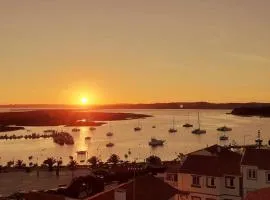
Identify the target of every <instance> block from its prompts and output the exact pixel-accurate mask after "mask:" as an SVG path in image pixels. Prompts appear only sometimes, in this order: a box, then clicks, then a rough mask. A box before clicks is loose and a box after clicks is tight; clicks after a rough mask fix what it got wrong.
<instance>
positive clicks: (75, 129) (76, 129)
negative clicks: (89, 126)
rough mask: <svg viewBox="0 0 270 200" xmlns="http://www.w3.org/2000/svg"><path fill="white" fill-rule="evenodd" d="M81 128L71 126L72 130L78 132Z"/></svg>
mask: <svg viewBox="0 0 270 200" xmlns="http://www.w3.org/2000/svg"><path fill="white" fill-rule="evenodd" d="M80 131H81V130H80V129H79V128H73V129H72V132H80Z"/></svg>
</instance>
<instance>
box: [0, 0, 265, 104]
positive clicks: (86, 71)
mask: <svg viewBox="0 0 270 200" xmlns="http://www.w3.org/2000/svg"><path fill="white" fill-rule="evenodd" d="M269 8H270V1H267V0H256V1H255V0H224V1H217V0H204V1H202V0H166V1H165V0H136V1H133V0H132V1H131V0H76V1H75V0H24V1H21V0H1V5H0V25H1V26H0V45H1V48H0V69H1V71H0V92H1V98H0V104H20V103H29V104H41V103H46V104H76V103H79V102H80V99H82V98H83V97H85V98H88V101H89V103H95V104H106V103H124V102H125V103H142V102H145V103H151V102H170V101H211V102H229V101H230V102H247V101H264V102H266V101H268V102H269V101H270V39H269V37H270V12H269Z"/></svg>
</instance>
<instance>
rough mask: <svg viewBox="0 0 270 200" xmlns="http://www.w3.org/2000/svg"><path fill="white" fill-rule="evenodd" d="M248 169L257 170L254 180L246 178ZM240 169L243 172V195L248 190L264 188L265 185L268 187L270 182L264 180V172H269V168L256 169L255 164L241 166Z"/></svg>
mask: <svg viewBox="0 0 270 200" xmlns="http://www.w3.org/2000/svg"><path fill="white" fill-rule="evenodd" d="M249 169H255V170H257V179H256V180H250V179H248V170H249ZM241 171H242V174H243V193H244V197H245V196H246V194H247V193H248V192H251V191H254V190H257V189H261V188H265V187H270V183H267V182H266V180H267V179H266V178H267V177H266V172H270V170H261V169H258V167H256V166H243V165H242V166H241Z"/></svg>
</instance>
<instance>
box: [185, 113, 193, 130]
mask: <svg viewBox="0 0 270 200" xmlns="http://www.w3.org/2000/svg"><path fill="white" fill-rule="evenodd" d="M183 127H185V128H191V127H193V125H192V124H190V123H189V113H188V123H185V124H184V125H183Z"/></svg>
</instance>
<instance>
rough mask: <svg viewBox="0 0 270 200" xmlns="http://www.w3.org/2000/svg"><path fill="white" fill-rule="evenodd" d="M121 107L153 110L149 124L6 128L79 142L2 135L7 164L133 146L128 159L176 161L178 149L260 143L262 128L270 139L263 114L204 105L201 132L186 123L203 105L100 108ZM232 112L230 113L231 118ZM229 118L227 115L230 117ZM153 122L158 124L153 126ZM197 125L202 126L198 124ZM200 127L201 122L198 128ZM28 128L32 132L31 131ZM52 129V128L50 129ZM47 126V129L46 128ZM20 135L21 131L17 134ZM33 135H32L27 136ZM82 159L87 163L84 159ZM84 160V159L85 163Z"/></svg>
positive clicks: (123, 150) (125, 122) (107, 152)
mask: <svg viewBox="0 0 270 200" xmlns="http://www.w3.org/2000/svg"><path fill="white" fill-rule="evenodd" d="M103 111H106V112H121V113H125V112H126V113H138V114H147V115H153V117H149V118H146V119H142V120H141V123H143V124H144V126H143V127H144V128H143V129H142V130H141V131H140V132H134V130H133V128H134V124H137V123H138V120H137V119H134V120H120V121H111V122H109V123H110V124H111V126H113V130H114V135H113V137H108V136H107V135H106V133H107V132H108V131H109V130H108V125H103V126H100V127H97V128H96V130H95V131H91V130H90V128H89V127H87V126H86V127H77V128H79V129H80V132H72V129H74V128H75V127H66V126H36V127H35V126H27V127H25V130H17V131H12V132H3V133H0V135H1V136H5V135H6V136H8V137H15V136H16V137H22V136H23V137H24V136H26V135H31V134H32V133H37V134H40V135H42V134H46V135H50V134H51V133H50V132H53V130H55V131H58V132H61V131H63V132H67V133H69V134H70V135H71V136H72V137H73V139H74V144H73V145H59V144H57V143H54V142H53V140H51V139H43V138H39V139H38V138H37V139H24V138H22V139H7V140H6V139H2V140H0V157H1V160H0V162H1V163H6V162H8V161H10V160H11V159H13V158H14V159H15V160H17V159H22V160H27V159H28V157H29V156H33V157H39V159H40V160H45V159H46V158H47V157H52V156H53V157H62V158H63V162H64V163H67V162H69V156H73V157H74V158H76V156H77V153H76V152H78V151H87V152H88V155H89V156H93V155H95V156H98V157H99V158H100V159H101V160H106V159H107V158H108V157H109V156H110V155H111V154H112V153H116V154H118V155H119V157H120V158H121V159H124V158H125V154H127V152H128V151H129V150H130V151H132V154H131V155H130V156H128V158H127V159H128V160H131V161H132V160H134V159H137V160H144V159H145V158H146V157H148V156H149V155H157V156H159V157H161V158H162V160H172V159H174V158H175V157H176V155H177V154H178V153H188V152H192V151H193V150H196V149H199V148H204V147H206V146H207V145H212V144H216V143H218V144H221V145H229V144H234V143H236V145H244V144H245V145H249V144H255V140H256V139H257V136H258V135H257V133H258V130H261V132H260V138H261V139H263V141H264V142H265V143H267V141H268V140H269V139H270V134H269V131H270V123H269V122H270V119H269V118H259V117H239V116H234V115H226V113H228V112H230V110H200V120H201V123H202V126H203V129H205V130H207V134H201V135H196V134H192V133H191V129H189V128H185V127H183V125H184V124H185V123H186V116H187V114H188V113H189V115H190V117H189V118H190V119H189V123H190V124H197V117H198V116H197V113H198V110H181V109H179V110H124V109H123V110H100V111H99V112H103ZM225 116H226V117H225ZM173 118H175V124H174V128H175V129H178V132H176V133H174V134H170V133H168V130H169V129H170V128H171V127H172V119H173ZM225 118H226V119H225ZM153 124H154V125H155V126H156V128H154V129H153ZM224 124H226V125H227V126H228V127H230V128H232V130H231V131H228V132H226V136H228V140H220V136H222V135H221V133H220V132H219V131H217V128H218V127H222V126H223V125H224ZM195 127H196V126H195ZM196 128H197V127H196ZM27 130H28V131H27ZM46 130H51V131H46ZM44 131H46V132H47V133H44ZM222 133H223V132H222ZM13 135H15V136H13ZM27 137H28V136H27ZM151 137H155V138H157V139H162V140H166V142H165V143H164V145H163V146H158V147H157V148H152V147H151V146H149V144H148V143H149V139H150V138H151ZM80 164H81V163H80ZM82 164H83V163H82Z"/></svg>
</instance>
